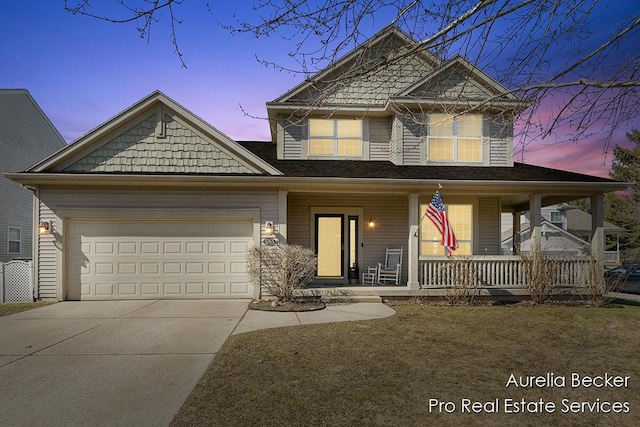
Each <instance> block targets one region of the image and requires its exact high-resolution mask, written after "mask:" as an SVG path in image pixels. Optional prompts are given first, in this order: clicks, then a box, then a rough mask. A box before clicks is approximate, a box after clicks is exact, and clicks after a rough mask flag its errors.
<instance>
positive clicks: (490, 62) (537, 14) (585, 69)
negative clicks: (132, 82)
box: [65, 0, 640, 150]
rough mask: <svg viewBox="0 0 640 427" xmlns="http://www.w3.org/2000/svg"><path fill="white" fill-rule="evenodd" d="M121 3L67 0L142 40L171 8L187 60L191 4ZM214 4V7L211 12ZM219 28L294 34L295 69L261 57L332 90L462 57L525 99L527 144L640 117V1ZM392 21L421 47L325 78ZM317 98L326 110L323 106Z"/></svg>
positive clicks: (537, 2)
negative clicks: (118, 9)
mask: <svg viewBox="0 0 640 427" xmlns="http://www.w3.org/2000/svg"><path fill="white" fill-rule="evenodd" d="M116 1H117V2H118V3H120V4H121V6H122V7H123V9H124V12H125V15H123V16H122V17H116V16H105V15H101V14H100V13H99V12H93V11H92V9H91V8H90V7H89V4H88V0H82V1H81V0H75V1H72V0H66V1H65V7H66V8H67V10H69V11H70V12H72V13H79V14H83V15H88V16H93V17H95V18H99V19H104V20H107V21H109V22H122V23H125V22H136V25H138V29H139V31H140V34H141V36H143V37H148V35H149V32H150V29H151V26H152V25H153V24H154V23H156V22H157V20H158V19H161V18H160V14H159V12H160V11H162V10H167V11H168V12H169V13H168V15H169V19H170V20H171V31H172V36H173V43H174V47H175V51H176V53H177V55H178V57H179V59H180V61H181V62H182V64H183V65H184V61H183V56H182V53H181V52H180V49H179V47H178V43H177V35H176V32H175V24H178V23H180V22H181V21H180V20H179V19H178V18H177V17H176V14H175V12H176V9H178V5H181V6H182V7H186V5H182V2H181V1H178V0H137V1H134V0H116ZM134 4H135V5H134ZM215 7H216V5H215V4H214V3H211V4H209V3H206V8H207V9H208V10H209V11H210V12H215ZM127 13H128V15H127ZM219 24H221V25H222V26H223V27H225V28H227V29H229V30H230V31H234V32H240V33H249V34H251V35H253V36H256V37H262V36H267V35H269V36H272V35H279V36H281V37H283V38H285V39H287V40H290V41H291V51H290V56H291V57H292V58H293V59H294V60H295V64H296V67H295V68H292V67H291V66H287V65H285V64H274V63H272V62H270V61H269V58H260V60H261V61H263V62H264V63H265V64H269V65H272V66H276V67H279V68H281V69H286V70H288V71H294V72H299V73H301V74H302V75H304V77H305V78H306V79H308V80H309V81H311V82H313V83H314V84H315V85H317V87H318V88H322V89H324V90H325V91H326V92H329V93H330V92H331V88H332V87H344V86H345V85H348V84H349V79H354V78H362V77H363V76H375V74H376V73H380V72H381V69H387V70H388V69H389V67H393V66H394V64H395V65H396V66H400V65H402V61H403V59H404V58H407V57H408V56H410V55H415V53H416V52H418V51H423V50H427V51H429V52H430V53H432V54H433V55H434V57H436V58H439V59H441V60H446V59H449V58H452V57H453V56H454V55H456V54H460V55H461V56H463V57H465V58H467V59H468V60H469V61H470V63H472V64H474V66H476V67H478V68H480V69H482V70H485V71H486V72H487V73H488V74H490V75H491V76H492V77H494V78H495V79H496V80H498V81H499V82H501V83H502V84H503V85H504V86H505V87H507V88H508V89H509V91H510V93H512V94H515V95H517V96H518V97H519V98H521V99H522V100H523V101H524V103H523V105H525V106H526V109H525V110H524V111H523V112H522V114H521V115H520V120H519V128H520V129H521V132H522V134H521V138H520V139H521V141H524V143H525V144H526V143H527V142H531V141H533V140H535V139H539V138H548V137H554V136H555V135H556V134H557V133H558V132H560V131H563V132H561V133H562V134H563V135H565V134H567V133H569V134H570V135H571V137H572V139H574V140H576V141H577V140H579V139H583V138H587V137H590V136H592V135H594V134H599V135H605V136H608V138H607V139H606V145H605V147H604V148H605V150H606V149H607V148H608V144H609V138H610V136H611V135H612V133H613V131H614V130H615V129H616V128H618V127H619V126H624V125H626V124H628V123H630V122H631V121H632V120H635V119H637V118H638V115H639V112H640V105H639V103H640V96H639V93H638V91H639V88H640V79H639V78H638V73H639V68H640V54H639V51H640V44H638V43H637V40H638V39H640V34H639V26H640V3H639V2H638V0H629V1H624V2H622V1H618V0H608V1H603V0H601V1H596V0H566V1H560V0H429V1H427V0H255V1H254V2H253V13H251V14H248V15H245V16H241V17H240V18H237V19H236V21H235V22H223V23H220V22H219ZM385 25H395V26H397V27H398V28H400V29H402V30H403V31H404V32H405V33H407V34H408V35H409V36H411V37H412V38H413V39H415V40H417V41H418V43H416V44H415V45H414V46H413V48H412V49H405V50H404V51H401V52H397V53H396V54H395V55H393V56H391V57H389V56H387V57H381V56H380V55H378V56H375V55H374V56H367V57H366V58H368V59H367V60H363V61H361V63H359V64H358V66H357V67H354V68H352V69H351V70H349V72H341V73H334V74H331V73H330V74H328V75H326V74H325V75H324V76H323V78H324V79H325V80H324V81H321V80H319V79H318V74H317V72H318V71H319V70H321V69H324V68H325V67H326V66H327V65H328V64H330V63H331V62H332V61H334V60H335V59H337V58H339V57H341V56H342V55H344V54H345V53H346V52H348V51H350V50H351V49H353V48H354V47H355V46H357V45H360V44H361V43H364V42H365V40H366V39H368V38H369V37H370V36H371V35H372V34H373V33H374V32H375V29H379V28H381V27H382V26H385ZM363 58H365V56H363ZM371 58H377V59H378V60H376V61H371V60H370V59H371ZM341 71H344V70H341ZM374 90H375V89H374ZM315 101H316V106H321V105H322V102H324V101H323V99H322V98H320V99H316V100H315ZM549 109H551V110H552V113H549V112H548V110H549ZM566 130H570V132H566Z"/></svg>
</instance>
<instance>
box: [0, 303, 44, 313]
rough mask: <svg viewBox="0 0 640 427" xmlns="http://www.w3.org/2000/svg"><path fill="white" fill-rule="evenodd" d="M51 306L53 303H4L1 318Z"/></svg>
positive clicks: (0, 311) (0, 310)
mask: <svg viewBox="0 0 640 427" xmlns="http://www.w3.org/2000/svg"><path fill="white" fill-rule="evenodd" d="M49 304H53V303H51V302H43V301H37V302H11V303H2V304H0V317H2V316H8V315H10V314H15V313H20V312H21V311H27V310H33V309H34V308H40V307H44V306H45V305H49Z"/></svg>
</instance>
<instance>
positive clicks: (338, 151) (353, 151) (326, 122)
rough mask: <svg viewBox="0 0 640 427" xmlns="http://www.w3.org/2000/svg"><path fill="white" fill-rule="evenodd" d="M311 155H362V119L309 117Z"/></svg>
mask: <svg viewBox="0 0 640 427" xmlns="http://www.w3.org/2000/svg"><path fill="white" fill-rule="evenodd" d="M309 155H310V156H334V157H362V120H350V119H309Z"/></svg>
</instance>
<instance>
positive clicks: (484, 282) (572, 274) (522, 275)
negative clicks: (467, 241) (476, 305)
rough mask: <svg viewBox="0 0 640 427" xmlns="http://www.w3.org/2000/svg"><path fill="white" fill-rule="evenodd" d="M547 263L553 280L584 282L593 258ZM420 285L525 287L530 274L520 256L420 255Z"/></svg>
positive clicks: (566, 283)
mask: <svg viewBox="0 0 640 427" xmlns="http://www.w3.org/2000/svg"><path fill="white" fill-rule="evenodd" d="M544 263H545V264H544V267H541V268H546V269H547V271H549V272H553V273H552V274H553V275H554V276H555V277H553V278H552V280H553V282H554V284H557V285H561V286H584V285H585V284H586V283H587V281H588V279H589V275H590V269H591V267H592V264H591V263H592V261H591V260H590V259H588V258H585V259H560V258H556V259H546V260H544ZM420 274H421V277H420V285H421V287H422V288H430V287H451V286H456V285H459V284H460V283H457V282H461V281H465V282H466V285H468V286H469V285H471V286H477V287H490V286H500V287H524V286H526V284H527V280H528V277H527V276H528V274H527V268H526V267H525V265H524V262H523V260H522V258H521V257H519V256H473V257H462V258H452V259H443V258H442V257H433V258H431V257H421V258H420Z"/></svg>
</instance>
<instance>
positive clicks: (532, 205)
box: [529, 194, 542, 252]
mask: <svg viewBox="0 0 640 427" xmlns="http://www.w3.org/2000/svg"><path fill="white" fill-rule="evenodd" d="M529 217H530V219H529V220H530V225H529V231H530V232H531V252H533V251H534V250H536V249H540V244H541V238H542V195H540V194H531V195H530V196H529Z"/></svg>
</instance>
